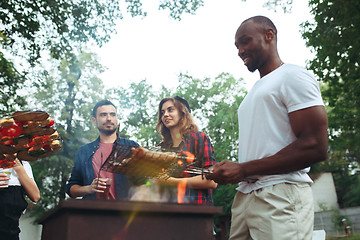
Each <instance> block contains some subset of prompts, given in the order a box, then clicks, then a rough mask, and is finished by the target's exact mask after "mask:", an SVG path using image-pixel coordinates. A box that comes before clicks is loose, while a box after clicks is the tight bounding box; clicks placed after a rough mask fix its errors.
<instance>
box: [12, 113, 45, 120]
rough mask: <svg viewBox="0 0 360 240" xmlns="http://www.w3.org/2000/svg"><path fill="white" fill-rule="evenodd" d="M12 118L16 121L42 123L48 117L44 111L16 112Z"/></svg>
mask: <svg viewBox="0 0 360 240" xmlns="http://www.w3.org/2000/svg"><path fill="white" fill-rule="evenodd" d="M12 117H13V118H14V119H15V120H16V121H43V120H45V119H47V118H48V117H49V114H48V113H47V112H44V111H17V112H14V113H13V115H12Z"/></svg>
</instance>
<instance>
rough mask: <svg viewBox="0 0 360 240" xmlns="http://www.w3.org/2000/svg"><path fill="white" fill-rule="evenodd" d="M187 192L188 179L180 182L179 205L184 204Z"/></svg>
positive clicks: (178, 188)
mask: <svg viewBox="0 0 360 240" xmlns="http://www.w3.org/2000/svg"><path fill="white" fill-rule="evenodd" d="M185 190H186V179H185V178H184V179H183V181H180V182H179V183H178V185H177V202H178V203H179V204H182V203H184V196H185Z"/></svg>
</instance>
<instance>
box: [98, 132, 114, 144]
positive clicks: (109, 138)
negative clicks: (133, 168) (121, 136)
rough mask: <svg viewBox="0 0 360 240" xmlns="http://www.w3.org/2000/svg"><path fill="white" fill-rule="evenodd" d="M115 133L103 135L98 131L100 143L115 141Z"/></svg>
mask: <svg viewBox="0 0 360 240" xmlns="http://www.w3.org/2000/svg"><path fill="white" fill-rule="evenodd" d="M116 138H117V135H116V133H115V132H114V133H113V134H111V135H104V134H101V133H100V142H102V143H114V142H115V141H116Z"/></svg>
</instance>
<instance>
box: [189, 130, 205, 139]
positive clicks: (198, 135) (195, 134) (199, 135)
mask: <svg viewBox="0 0 360 240" xmlns="http://www.w3.org/2000/svg"><path fill="white" fill-rule="evenodd" d="M189 136H190V138H195V139H200V138H202V139H207V138H209V137H208V136H207V135H206V134H205V133H203V132H200V131H195V132H190V133H189Z"/></svg>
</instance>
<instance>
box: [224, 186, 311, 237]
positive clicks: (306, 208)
mask: <svg viewBox="0 0 360 240" xmlns="http://www.w3.org/2000/svg"><path fill="white" fill-rule="evenodd" d="M313 224H314V204H313V195H312V190H311V187H310V185H309V184H307V183H306V184H305V183H304V184H288V183H281V184H277V185H274V186H269V187H264V188H262V189H259V190H256V191H253V192H251V193H249V194H243V193H241V192H237V193H236V195H235V198H234V203H233V206H232V219H231V229H230V240H240V239H241V240H242V239H246V240H247V239H254V240H275V239H276V240H281V239H284V240H304V239H312V233H313Z"/></svg>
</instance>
